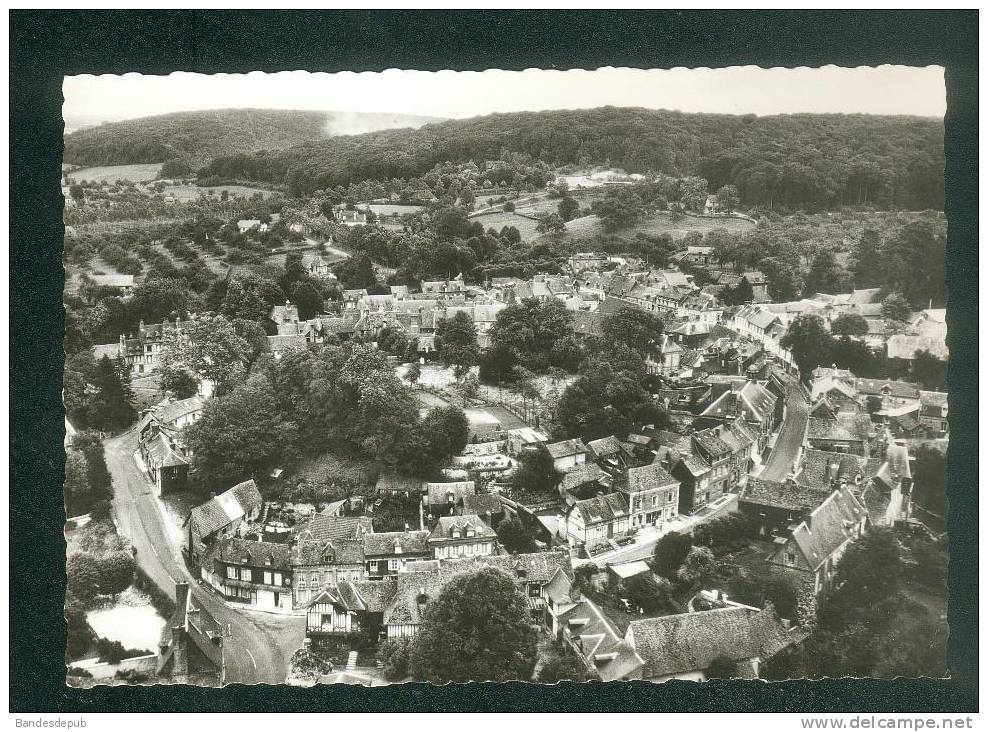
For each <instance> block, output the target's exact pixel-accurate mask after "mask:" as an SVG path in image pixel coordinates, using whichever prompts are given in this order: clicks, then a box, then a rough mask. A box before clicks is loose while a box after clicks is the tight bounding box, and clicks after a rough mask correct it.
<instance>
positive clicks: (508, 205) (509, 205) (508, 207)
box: [501, 201, 515, 213]
mask: <svg viewBox="0 0 988 732" xmlns="http://www.w3.org/2000/svg"><path fill="white" fill-rule="evenodd" d="M501 208H502V210H503V211H504V212H505V213H513V212H514V210H515V202H514V201H505V202H504V205H503V206H501Z"/></svg>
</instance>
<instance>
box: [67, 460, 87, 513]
mask: <svg viewBox="0 0 988 732" xmlns="http://www.w3.org/2000/svg"><path fill="white" fill-rule="evenodd" d="M91 493H92V486H91V485H90V483H89V473H88V470H87V468H86V458H85V456H84V455H83V454H82V452H81V451H79V450H68V452H67V453H66V455H65V505H66V513H68V514H69V515H71V516H74V515H76V514H78V513H81V512H82V511H84V510H85V508H86V507H87V506H88V503H89V499H90V498H91Z"/></svg>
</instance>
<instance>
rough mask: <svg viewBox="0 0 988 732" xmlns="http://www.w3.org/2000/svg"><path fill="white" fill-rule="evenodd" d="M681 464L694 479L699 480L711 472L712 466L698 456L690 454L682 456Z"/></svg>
mask: <svg viewBox="0 0 988 732" xmlns="http://www.w3.org/2000/svg"><path fill="white" fill-rule="evenodd" d="M679 462H680V463H681V464H682V465H683V467H684V468H686V470H687V471H689V474H690V475H692V476H693V477H694V478H699V477H700V476H702V475H705V474H706V473H709V472H710V464H709V463H708V462H707V461H706V460H704V459H703V458H701V457H699V456H698V455H691V454H689V453H687V454H686V455H681V456H680V458H679Z"/></svg>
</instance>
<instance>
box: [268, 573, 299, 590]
mask: <svg viewBox="0 0 988 732" xmlns="http://www.w3.org/2000/svg"><path fill="white" fill-rule="evenodd" d="M269 584H270V583H269ZM298 588H299V590H305V588H306V585H305V575H304V574H303V575H302V576H301V577H299V578H298Z"/></svg>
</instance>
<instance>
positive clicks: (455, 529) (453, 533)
mask: <svg viewBox="0 0 988 732" xmlns="http://www.w3.org/2000/svg"><path fill="white" fill-rule="evenodd" d="M449 535H450V536H451V537H452V538H454V539H459V538H460V527H459V526H454V527H453V529H452V531H450V532H449Z"/></svg>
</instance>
